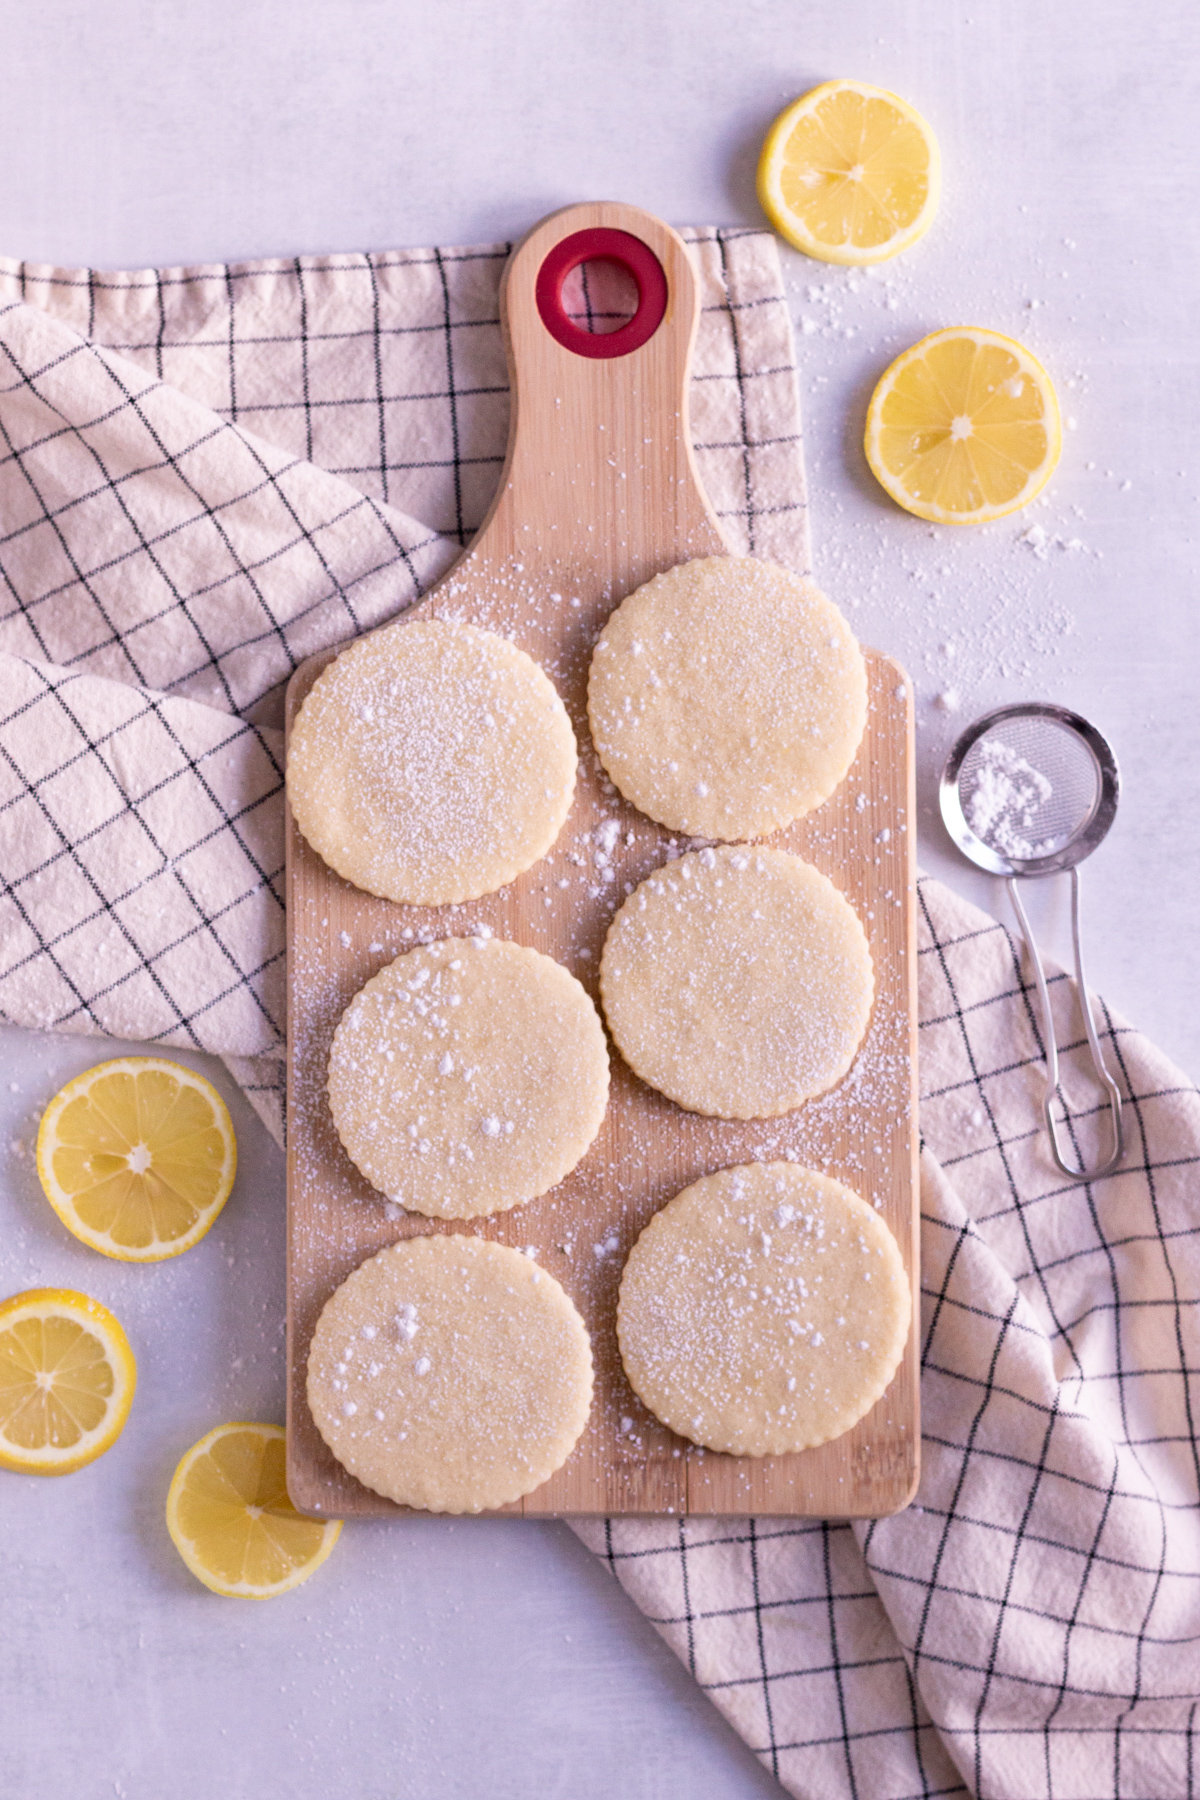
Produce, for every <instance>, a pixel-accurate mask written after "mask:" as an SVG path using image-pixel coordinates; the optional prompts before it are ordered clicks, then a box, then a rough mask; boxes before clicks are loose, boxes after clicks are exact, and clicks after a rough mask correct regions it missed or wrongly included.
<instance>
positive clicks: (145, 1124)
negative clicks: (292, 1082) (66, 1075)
mask: <svg viewBox="0 0 1200 1800" xmlns="http://www.w3.org/2000/svg"><path fill="white" fill-rule="evenodd" d="M37 1166H38V1175H39V1176H40V1177H41V1183H42V1187H43V1189H44V1190H45V1194H46V1198H47V1200H49V1202H50V1204H51V1206H52V1207H53V1208H54V1210H55V1212H56V1213H57V1214H58V1216H59V1218H60V1219H61V1220H62V1222H63V1224H64V1225H65V1226H66V1228H67V1230H68V1231H70V1232H73V1233H74V1235H75V1236H76V1237H77V1238H79V1239H80V1241H81V1242H82V1243H85V1244H88V1245H89V1246H90V1247H91V1248H92V1249H93V1250H99V1251H101V1252H102V1254H103V1255H105V1256H113V1257H117V1258H118V1259H119V1260H120V1261H121V1262H161V1261H162V1260H163V1258H164V1257H168V1256H179V1255H180V1254H181V1253H182V1252H183V1251H184V1250H190V1249H191V1247H192V1245H193V1244H197V1243H199V1241H200V1239H201V1238H202V1237H203V1236H204V1234H205V1232H206V1231H208V1229H209V1228H210V1226H211V1225H212V1223H213V1221H214V1219H215V1218H216V1217H217V1214H218V1213H219V1212H220V1210H221V1208H222V1207H223V1206H224V1204H225V1202H226V1200H227V1199H228V1198H229V1190H230V1188H231V1187H232V1186H233V1177H234V1173H235V1170H236V1168H237V1144H236V1141H235V1139H234V1135H233V1121H232V1120H231V1119H230V1117H229V1112H228V1109H227V1107H226V1105H225V1102H224V1101H223V1100H222V1098H221V1096H220V1094H218V1092H217V1090H216V1088H215V1087H213V1085H212V1083H211V1082H210V1081H206V1080H205V1079H204V1077H203V1075H196V1074H194V1073H193V1071H192V1070H191V1069H187V1068H184V1067H183V1066H182V1065H181V1064H179V1063H172V1062H166V1061H164V1060H163V1059H162V1058H160V1057H155V1056H122V1057H118V1058H117V1059H116V1060H115V1061H113V1062H106V1063H101V1064H100V1065H99V1066H98V1067H97V1068H94V1069H88V1070H87V1072H86V1073H85V1074H83V1075H78V1076H76V1078H75V1080H74V1081H69V1082H68V1083H67V1085H66V1087H65V1088H63V1089H62V1091H61V1093H58V1094H56V1095H55V1096H54V1098H53V1100H51V1102H50V1104H49V1106H48V1107H47V1108H46V1110H45V1112H44V1114H43V1115H42V1123H41V1128H40V1130H39V1132H38V1143H37Z"/></svg>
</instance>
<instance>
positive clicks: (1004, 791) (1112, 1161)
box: [939, 702, 1122, 1181]
mask: <svg viewBox="0 0 1200 1800" xmlns="http://www.w3.org/2000/svg"><path fill="white" fill-rule="evenodd" d="M1120 793H1121V775H1120V770H1119V769H1118V768H1117V759H1116V757H1115V756H1114V755H1113V752H1112V747H1111V745H1110V744H1109V743H1108V742H1107V741H1106V739H1105V738H1103V737H1102V736H1101V734H1100V733H1099V732H1098V731H1097V730H1096V728H1095V726H1094V725H1089V723H1088V721H1087V720H1086V719H1082V718H1080V716H1079V714H1078V713H1074V712H1069V711H1068V710H1067V708H1066V707H1064V706H1048V705H1044V704H1041V703H1038V702H1030V703H1028V704H1026V705H1021V706H1001V707H998V708H997V709H996V711H995V712H990V713H986V714H985V715H984V717H983V718H982V719H976V721H975V723H974V724H973V725H971V726H970V727H968V729H967V730H966V731H964V732H963V734H962V736H961V737H960V738H959V740H958V742H957V743H956V744H955V746H954V748H953V750H952V751H951V752H950V756H949V759H948V760H947V763H946V766H945V768H944V769H943V771H942V780H941V786H940V789H939V799H940V802H941V808H942V818H943V819H944V821H945V824H946V829H947V831H948V832H949V833H950V836H951V837H952V838H953V839H954V842H955V843H956V844H957V845H958V847H959V849H960V850H961V851H962V853H963V855H964V856H966V857H968V858H969V859H970V861H971V862H973V863H976V864H977V865H978V866H979V867H980V868H981V869H986V870H988V872H989V873H990V874H992V875H1004V876H1006V877H1007V878H1008V891H1009V893H1010V895H1011V896H1012V903H1013V908H1014V910H1015V912H1016V915H1017V918H1018V919H1019V920H1020V924H1021V930H1022V932H1023V934H1024V937H1025V942H1026V944H1027V945H1028V947H1029V955H1030V959H1031V961H1032V963H1033V971H1034V977H1035V979H1036V981H1037V991H1038V1004H1039V1007H1040V1009H1041V1015H1042V1033H1043V1037H1044V1039H1045V1047H1046V1093H1045V1098H1044V1099H1043V1101H1042V1112H1043V1115H1044V1117H1045V1120H1046V1129H1047V1131H1048V1132H1049V1134H1050V1146H1051V1149H1052V1150H1053V1152H1054V1160H1055V1162H1056V1163H1057V1164H1058V1166H1059V1168H1060V1169H1061V1170H1062V1172H1063V1174H1064V1175H1067V1176H1069V1177H1070V1179H1071V1180H1072V1181H1098V1180H1099V1179H1100V1177H1101V1176H1102V1175H1108V1174H1110V1173H1111V1172H1112V1170H1113V1169H1115V1168H1116V1166H1117V1164H1118V1162H1120V1160H1121V1149H1122V1134H1121V1095H1120V1090H1119V1089H1118V1087H1117V1084H1116V1082H1115V1081H1114V1080H1113V1078H1112V1076H1111V1075H1110V1074H1109V1072H1108V1070H1107V1068H1106V1067H1105V1064H1104V1057H1103V1055H1102V1054H1101V1051H1100V1040H1099V1037H1098V1036H1097V1033H1096V1023H1095V1020H1094V1019H1093V1017H1092V1005H1091V1001H1090V999H1089V998H1088V991H1087V983H1086V981H1085V980H1084V974H1083V944H1082V938H1081V933H1080V924H1079V868H1078V865H1079V864H1080V863H1081V862H1082V861H1083V859H1084V857H1085V856H1090V855H1091V853H1092V851H1093V850H1094V849H1095V848H1096V846H1097V845H1098V844H1099V843H1101V842H1102V840H1103V839H1104V837H1105V836H1106V834H1107V832H1108V828H1109V826H1110V825H1111V824H1112V822H1113V819H1114V818H1115V816H1116V811H1117V801H1118V799H1119V798H1120ZM1063 869H1069V870H1070V871H1071V935H1072V938H1073V940H1074V945H1075V980H1076V984H1077V988H1078V993H1079V1004H1080V1008H1081V1010H1082V1012H1083V1020H1084V1025H1085V1028H1086V1030H1087V1040H1088V1045H1089V1047H1090V1049H1091V1053H1092V1064H1093V1067H1094V1068H1095V1071H1096V1075H1097V1077H1098V1078H1099V1080H1100V1081H1101V1082H1102V1083H1103V1085H1104V1088H1105V1090H1106V1092H1107V1094H1108V1103H1109V1112H1110V1116H1111V1120H1112V1150H1111V1154H1110V1155H1109V1156H1108V1158H1107V1160H1106V1161H1105V1162H1103V1163H1102V1164H1100V1165H1099V1166H1098V1167H1096V1168H1094V1169H1086V1168H1083V1167H1082V1166H1079V1167H1075V1166H1073V1164H1072V1163H1071V1162H1069V1161H1068V1160H1067V1158H1066V1156H1065V1155H1064V1154H1063V1149H1062V1145H1061V1143H1060V1141H1059V1127H1058V1121H1057V1119H1056V1118H1055V1115H1054V1101H1055V1098H1056V1097H1057V1098H1058V1099H1059V1101H1060V1102H1061V1104H1062V1109H1063V1112H1064V1114H1066V1115H1067V1117H1068V1119H1069V1117H1070V1114H1069V1111H1068V1108H1067V1102H1066V1098H1065V1096H1064V1095H1063V1093H1062V1090H1061V1087H1060V1083H1059V1072H1058V1045H1057V1043H1056V1041H1055V1037H1054V1020H1053V1018H1052V1016H1051V1012H1050V995H1049V992H1048V990H1047V987H1046V975H1045V971H1044V970H1043V968H1042V959H1041V957H1040V955H1039V954H1038V948H1037V945H1036V943H1035V942H1034V938H1033V932H1032V931H1031V930H1030V927H1029V920H1028V918H1027V917H1026V914H1025V908H1024V906H1023V905H1022V904H1021V895H1020V892H1019V890H1018V886H1017V884H1018V882H1019V881H1020V880H1023V879H1025V878H1027V877H1029V876H1038V875H1055V874H1058V873H1059V872H1060V871H1061V870H1063ZM1079 1162H1080V1164H1082V1158H1080V1159H1079Z"/></svg>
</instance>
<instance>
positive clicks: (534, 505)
mask: <svg viewBox="0 0 1200 1800" xmlns="http://www.w3.org/2000/svg"><path fill="white" fill-rule="evenodd" d="M597 259H607V260H612V261H617V262H620V263H622V264H623V265H624V266H625V267H626V268H627V269H628V270H629V272H630V273H631V274H632V275H633V277H634V280H635V281H636V282H637V285H638V292H639V303H638V308H637V312H636V313H635V315H634V317H633V318H632V319H631V320H629V321H628V323H627V324H625V325H623V326H622V327H621V328H620V329H619V330H617V331H615V332H613V333H611V334H609V335H607V336H606V335H602V334H597V335H595V336H592V335H591V334H590V333H587V332H585V331H584V330H582V328H581V327H580V326H579V325H577V324H576V323H575V322H574V321H572V320H571V319H570V318H569V317H568V315H567V313H566V311H565V309H564V307H563V304H562V285H563V282H564V281H565V280H566V278H567V276H568V275H569V274H570V272H571V270H572V269H574V268H577V267H578V266H579V264H580V263H582V262H586V261H588V260H597ZM699 307H700V299H699V283H698V281H697V278H696V272H695V268H694V266H693V263H692V258H691V254H690V252H689V250H688V247H687V245H686V244H685V243H684V241H683V239H682V238H681V237H680V236H679V234H678V232H675V231H672V229H671V227H670V226H669V225H665V224H664V223H663V221H662V220H661V219H656V218H655V217H654V216H653V215H652V214H651V213H646V212H642V211H640V210H639V209H638V208H637V207H634V206H622V205H619V204H617V203H616V202H611V201H596V202H591V203H589V204H586V205H581V206H569V207H566V208H564V209H563V210H562V211H561V212H556V213H552V214H551V215H550V217H549V218H547V219H543V220H542V222H541V223H540V224H539V225H537V226H535V227H534V229H533V230H532V231H531V232H530V233H529V235H528V236H527V237H526V238H525V239H524V240H523V241H522V242H521V243H520V244H519V245H518V246H517V248H516V249H515V250H514V251H513V254H512V256H511V258H510V259H509V262H508V266H507V268H506V270H505V275H504V280H503V284H502V287H501V293H500V311H501V319H502V322H503V325H504V333H505V345H506V349H507V353H508V360H509V374H510V381H511V396H512V397H511V406H512V413H511V420H510V425H509V440H508V454H507V459H506V462H505V467H504V473H503V476H502V478H501V482H500V487H499V490H498V493H497V495H496V499H495V501H494V502H493V505H492V510H491V512H490V513H489V515H488V517H487V518H486V519H485V520H484V523H483V525H482V526H481V528H480V532H479V535H478V536H477V537H476V539H475V542H474V544H473V545H472V548H471V551H470V552H469V554H468V556H467V558H466V559H465V562H464V563H460V564H459V565H458V568H457V569H456V571H455V575H456V578H457V579H458V580H459V581H462V580H463V578H464V577H468V576H469V575H470V573H471V572H472V571H471V568H470V565H472V564H474V565H475V567H476V569H477V570H478V571H479V572H480V573H482V565H483V564H485V563H491V564H492V565H493V566H494V565H495V564H496V562H497V561H498V560H500V559H511V558H512V557H513V556H514V554H515V555H518V556H520V555H521V554H522V553H523V552H525V551H528V552H529V553H530V555H531V556H532V558H533V559H534V560H535V561H540V562H542V563H544V564H548V563H554V564H562V562H563V559H564V556H566V557H568V559H569V560H570V561H578V560H579V559H580V558H582V561H583V562H584V563H587V564H590V566H591V567H592V568H593V569H594V570H595V572H596V574H597V575H599V576H601V577H602V580H603V585H604V586H605V588H606V589H607V590H608V592H609V593H610V594H613V593H614V590H619V589H621V588H625V589H626V590H628V588H629V587H631V586H635V585H637V583H638V582H640V581H643V580H645V579H646V578H647V576H648V575H651V574H653V573H655V572H656V570H658V569H662V568H669V567H670V566H671V565H672V564H673V563H676V562H683V561H686V560H687V559H688V558H690V557H693V556H719V555H726V554H728V553H729V549H730V546H729V544H728V543H727V542H726V539H725V537H724V534H723V532H722V530H721V527H720V525H719V523H718V521H717V519H716V517H715V515H714V513H713V511H712V509H711V507H710V506H709V503H708V500H707V498H706V496H705V494H704V491H703V489H702V487H701V485H700V480H699V477H698V475H697V472H696V467H695V460H694V457H693V454H692V442H691V431H690V428H689V423H688V381H689V375H690V368H691V357H692V346H693V344H694V342H695V336H696V326H697V321H698V318H699ZM581 572H582V571H581Z"/></svg>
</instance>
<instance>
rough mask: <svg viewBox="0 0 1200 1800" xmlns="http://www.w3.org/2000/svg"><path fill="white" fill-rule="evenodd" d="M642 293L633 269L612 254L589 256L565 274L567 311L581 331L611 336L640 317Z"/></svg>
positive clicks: (563, 291) (600, 335) (564, 284)
mask: <svg viewBox="0 0 1200 1800" xmlns="http://www.w3.org/2000/svg"><path fill="white" fill-rule="evenodd" d="M641 298H642V296H641V293H640V291H639V289H638V284H637V282H636V281H635V280H634V277H633V272H632V270H631V269H629V268H627V267H626V265H625V264H624V263H622V262H614V261H613V259H612V257H611V256H589V257H588V259H587V261H586V262H581V263H580V264H579V265H578V267H577V268H574V269H572V270H571V272H570V273H569V274H568V275H567V276H566V277H565V278H564V280H563V284H562V305H563V311H564V312H565V313H566V315H567V317H568V319H570V320H571V322H572V324H574V325H578V327H579V329H580V330H581V331H590V332H591V333H592V334H593V335H594V336H596V337H607V336H608V335H609V334H610V332H614V331H620V330H621V329H622V327H623V326H626V325H628V323H629V321H630V320H631V319H633V318H636V317H637V309H638V307H639V305H640V304H641Z"/></svg>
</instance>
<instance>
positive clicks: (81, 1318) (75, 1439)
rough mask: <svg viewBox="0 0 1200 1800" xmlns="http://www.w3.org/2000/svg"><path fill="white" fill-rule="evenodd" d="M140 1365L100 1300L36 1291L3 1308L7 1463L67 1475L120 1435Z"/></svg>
mask: <svg viewBox="0 0 1200 1800" xmlns="http://www.w3.org/2000/svg"><path fill="white" fill-rule="evenodd" d="M136 1385H137V1365H136V1363H135V1361H134V1356H133V1352H132V1350H131V1349H130V1347H129V1340H128V1339H127V1338H126V1336H125V1333H124V1331H123V1330H122V1329H121V1326H120V1324H119V1322H118V1321H117V1319H116V1318H114V1316H113V1314H112V1313H110V1312H109V1310H108V1308H107V1307H106V1306H102V1305H101V1304H100V1302H99V1301H98V1300H93V1299H91V1298H90V1297H89V1296H88V1295H87V1294H80V1293H76V1292H74V1291H73V1290H71V1289H68V1288H32V1289H30V1290H29V1291H28V1292H27V1293H24V1294H15V1295H14V1296H13V1297H12V1299H10V1300H6V1301H4V1303H3V1304H2V1305H0V1466H2V1467H4V1468H9V1469H18V1470H22V1471H24V1472H25V1473H27V1474H35V1475H67V1474H70V1473H71V1471H72V1470H74V1469H80V1468H82V1467H83V1466H84V1464H85V1463H89V1462H93V1461H94V1460H95V1458H96V1457H97V1456H100V1455H102V1454H103V1452H104V1451H105V1450H107V1449H108V1448H109V1446H110V1445H111V1444H113V1443H115V1441H116V1439H117V1438H118V1437H119V1436H120V1433H121V1430H122V1427H123V1426H124V1424H125V1420H126V1418H127V1417H128V1416H129V1408H130V1404H131V1402H132V1400H133V1393H134V1388H135V1387H136Z"/></svg>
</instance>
